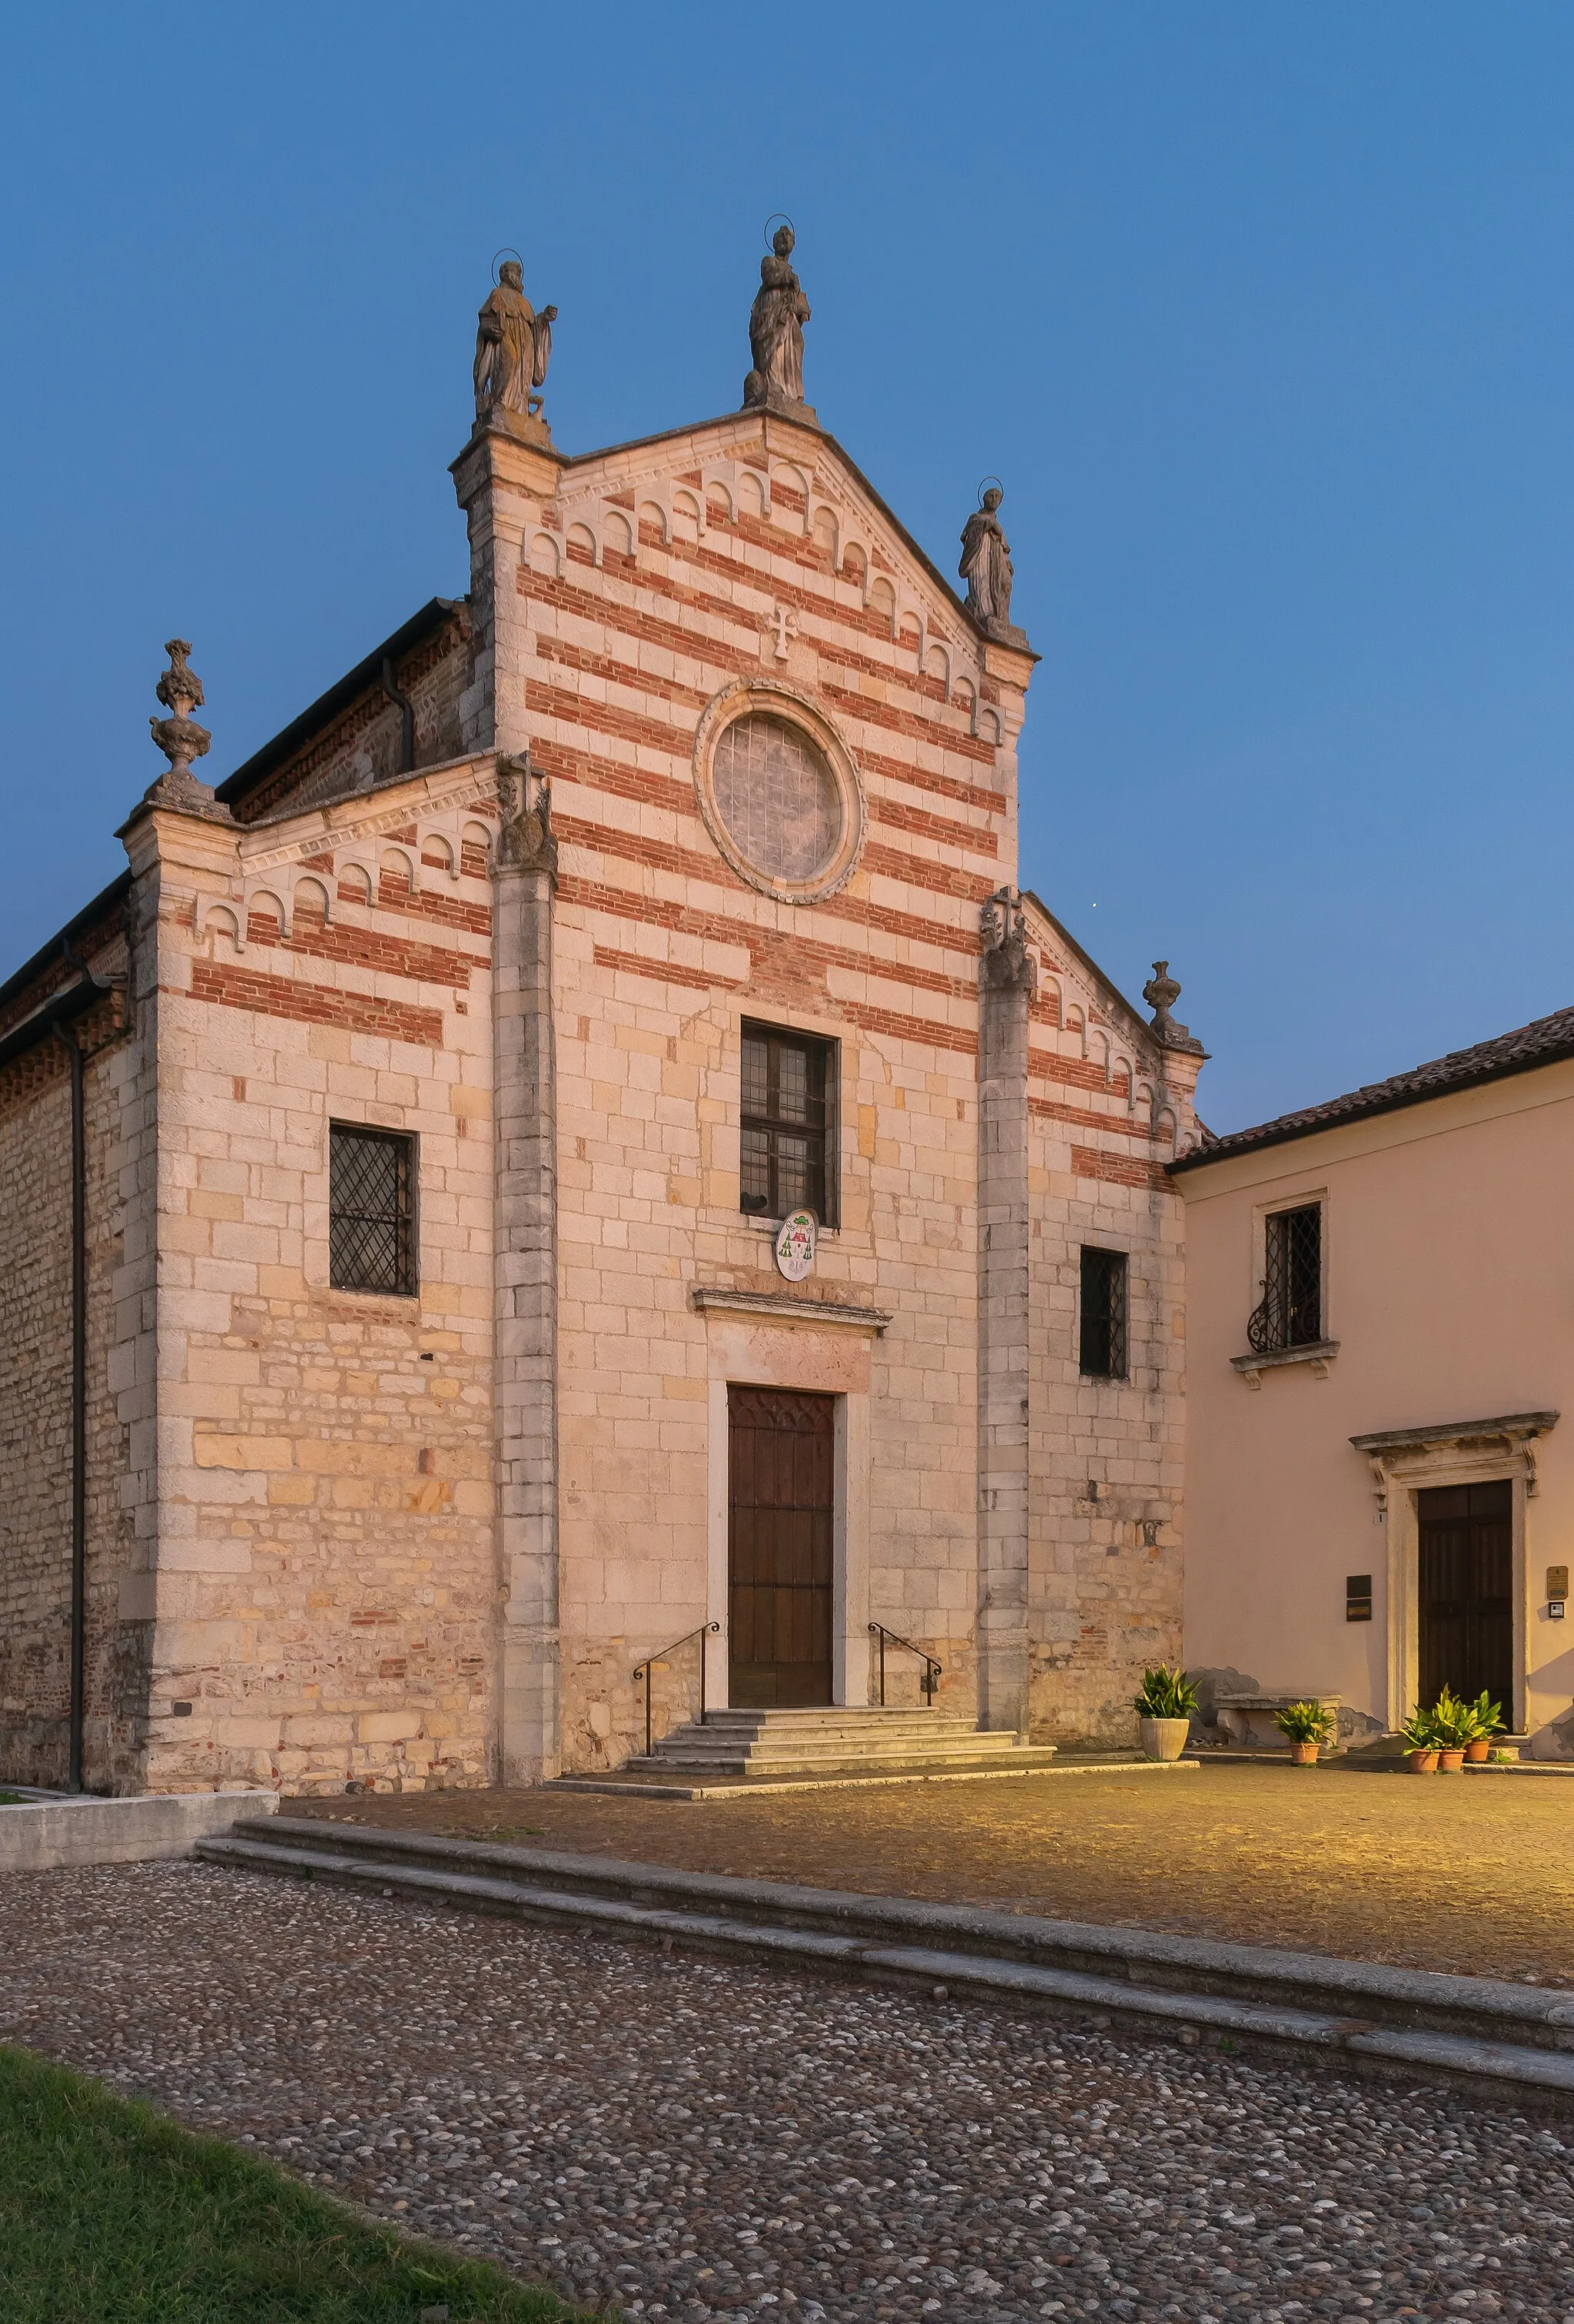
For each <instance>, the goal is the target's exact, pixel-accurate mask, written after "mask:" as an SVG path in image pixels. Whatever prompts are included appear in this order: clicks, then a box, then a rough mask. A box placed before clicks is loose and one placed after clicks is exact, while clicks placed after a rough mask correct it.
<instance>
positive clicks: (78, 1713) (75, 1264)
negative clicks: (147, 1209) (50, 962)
mask: <svg viewBox="0 0 1574 2324" xmlns="http://www.w3.org/2000/svg"><path fill="white" fill-rule="evenodd" d="M55 1030H56V1032H57V1033H58V1034H59V1035H60V1038H61V1040H62V1041H63V1042H64V1043H65V1045H66V1054H67V1056H68V1057H69V1060H70V1068H71V1713H70V1742H69V1754H70V1759H69V1775H68V1777H67V1782H68V1785H69V1789H70V1790H72V1791H73V1792H79V1791H80V1790H81V1789H82V1724H83V1711H84V1697H85V1691H86V1679H87V1124H86V1121H85V1120H84V1106H83V1093H82V1045H81V1043H80V1041H79V1040H78V1038H77V1028H76V1027H75V1026H74V1025H65V1024H60V1025H57V1026H56V1027H55Z"/></svg>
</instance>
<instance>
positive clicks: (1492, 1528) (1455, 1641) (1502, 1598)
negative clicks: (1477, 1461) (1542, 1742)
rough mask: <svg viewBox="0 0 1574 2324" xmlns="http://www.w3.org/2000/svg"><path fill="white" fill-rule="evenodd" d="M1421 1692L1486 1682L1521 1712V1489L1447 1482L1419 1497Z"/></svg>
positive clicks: (1473, 1689) (1470, 1689)
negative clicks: (1517, 1656)
mask: <svg viewBox="0 0 1574 2324" xmlns="http://www.w3.org/2000/svg"><path fill="white" fill-rule="evenodd" d="M1416 1499H1417V1503H1418V1508H1417V1511H1416V1514H1417V1517H1418V1518H1419V1520H1420V1528H1421V1543H1420V1549H1421V1557H1420V1567H1421V1571H1420V1583H1421V1588H1420V1599H1421V1699H1422V1702H1423V1703H1431V1702H1435V1701H1437V1699H1438V1695H1439V1692H1441V1689H1442V1688H1443V1687H1444V1686H1450V1687H1452V1689H1453V1691H1454V1692H1455V1693H1456V1694H1459V1695H1464V1696H1465V1697H1467V1698H1468V1699H1471V1700H1473V1699H1474V1698H1475V1696H1477V1695H1478V1694H1479V1693H1480V1692H1481V1690H1482V1688H1483V1687H1485V1688H1486V1689H1487V1693H1488V1694H1489V1695H1490V1696H1491V1697H1492V1700H1493V1701H1494V1702H1500V1703H1502V1705H1503V1706H1504V1715H1505V1718H1506V1719H1508V1720H1510V1721H1511V1722H1512V1720H1513V1717H1514V1488H1513V1486H1512V1485H1511V1484H1510V1483H1509V1482H1508V1481H1507V1480H1506V1479H1505V1480H1503V1481H1502V1482H1501V1483H1496V1484H1491V1485H1444V1486H1440V1487H1438V1488H1436V1489H1434V1490H1432V1491H1430V1492H1424V1493H1420V1494H1418V1495H1417V1496H1416Z"/></svg>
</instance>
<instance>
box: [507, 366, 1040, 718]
mask: <svg viewBox="0 0 1574 2324" xmlns="http://www.w3.org/2000/svg"><path fill="white" fill-rule="evenodd" d="M551 514H552V515H553V516H556V517H557V519H558V520H559V521H560V525H561V537H560V546H561V549H562V550H563V552H564V554H565V555H566V557H569V558H573V557H574V555H575V552H577V556H578V558H579V560H580V561H582V562H594V563H596V564H601V563H602V562H603V559H604V555H605V552H606V550H607V549H612V554H613V555H614V557H615V556H617V555H618V554H620V553H621V554H631V553H632V551H633V550H634V549H635V548H637V546H638V543H639V540H640V524H641V523H642V522H643V523H644V524H645V525H647V526H648V527H649V526H654V527H656V528H658V531H659V534H660V537H661V539H663V540H665V541H667V542H669V543H686V544H692V545H695V546H698V545H700V544H703V543H704V541H705V539H706V537H707V534H709V533H711V532H713V531H714V530H717V529H718V527H719V526H721V527H726V528H729V529H732V528H736V527H740V526H741V527H745V528H746V527H748V526H750V524H758V525H759V527H760V528H761V529H762V535H763V537H764V538H766V539H767V540H768V544H769V547H770V548H771V549H772V550H773V552H775V553H777V554H778V555H782V556H784V557H785V558H793V559H795V560H796V561H799V562H801V563H803V564H804V565H805V566H806V567H808V568H809V569H810V570H813V569H815V568H816V567H817V568H818V570H819V571H820V572H821V573H823V574H824V576H826V577H827V578H828V579H832V580H833V581H834V582H835V583H836V585H837V590H838V595H839V596H840V595H841V594H842V591H843V590H850V591H851V592H852V593H854V601H855V602H856V603H857V604H860V605H861V608H862V610H863V611H864V612H865V613H868V614H870V616H872V617H873V618H874V620H875V621H876V622H879V623H880V624H882V625H884V626H885V627H886V628H887V632H888V635H889V636H890V637H891V639H892V640H893V641H905V642H906V643H907V646H908V647H909V648H910V649H911V650H913V652H914V653H915V655H916V659H917V661H918V664H919V667H920V668H921V669H922V668H930V669H931V674H932V675H934V676H936V677H944V678H950V679H951V680H953V681H954V679H955V678H956V676H957V675H959V674H961V673H963V672H965V673H966V676H967V678H968V681H969V683H970V685H971V687H972V689H973V691H974V694H975V696H981V697H982V698H984V699H986V700H987V699H990V698H991V697H992V696H993V695H994V692H995V687H994V685H993V683H992V680H991V678H990V673H989V669H988V662H987V657H988V654H989V653H990V651H991V650H998V649H995V648H994V647H993V646H992V642H991V641H990V640H989V639H987V638H986V636H985V634H984V632H982V631H980V629H979V628H978V627H977V625H976V624H975V623H974V622H973V620H972V618H971V615H970V613H968V611H967V607H966V605H965V604H964V603H963V601H962V598H961V596H960V595H958V594H957V592H956V591H955V590H954V589H953V587H952V586H951V584H950V583H949V581H947V579H946V578H945V576H944V575H943V573H942V572H941V571H940V569H939V568H938V567H937V566H936V565H935V564H934V562H933V560H932V559H931V558H929V557H928V556H927V555H926V554H925V551H924V549H922V548H921V547H920V546H919V544H918V543H917V542H916V540H915V539H913V537H912V535H911V534H910V533H909V532H908V531H907V529H906V527H905V526H904V525H903V524H902V522H901V521H900V519H899V518H898V517H897V515H896V514H895V513H894V512H893V511H892V510H891V509H890V508H889V507H888V505H887V503H885V502H884V501H883V500H882V499H881V497H880V495H879V493H877V492H876V490H875V488H874V486H873V485H872V484H870V482H869V479H868V478H867V477H866V476H865V475H863V474H862V472H861V469H860V468H859V467H858V466H857V464H856V463H855V462H854V461H853V460H852V459H851V457H850V456H849V454H848V453H847V452H846V450H845V449H844V448H843V447H842V445H841V444H839V443H838V442H837V440H836V438H834V437H833V436H832V435H830V434H828V433H827V432H826V431H825V430H824V429H820V428H817V427H812V426H808V425H805V424H802V423H798V422H795V421H792V420H786V419H783V418H782V417H781V416H780V415H779V414H776V413H769V414H761V413H759V412H753V411H741V412H736V413H733V414H731V415H729V416H728V417H725V418H723V419H720V420H710V421H706V422H704V423H702V424H701V425H699V426H697V427H694V428H688V429H677V430H673V431H669V432H667V433H666V434H663V435H660V436H653V437H648V438H640V439H638V440H637V441H635V442H633V443H630V444H622V445H614V446H612V447H610V448H609V449H607V450H604V451H599V452H594V453H586V454H584V455H582V456H579V457H575V458H574V459H572V460H570V461H569V462H567V463H566V466H565V467H564V469H563V472H562V476H561V481H560V484H559V486H558V491H557V498H556V501H555V502H554V503H553V508H552V512H551ZM548 521H550V520H548ZM646 538H649V533H647V535H646ZM1012 653H1013V656H1014V658H1015V659H1018V660H1019V661H1020V662H1021V664H1022V665H1023V670H1022V677H1023V678H1024V679H1025V678H1026V670H1027V668H1029V667H1030V666H1031V664H1032V662H1033V661H1034V660H1036V656H1034V655H1032V654H1031V653H1029V652H1028V651H1026V649H1023V648H1014V649H1012Z"/></svg>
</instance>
